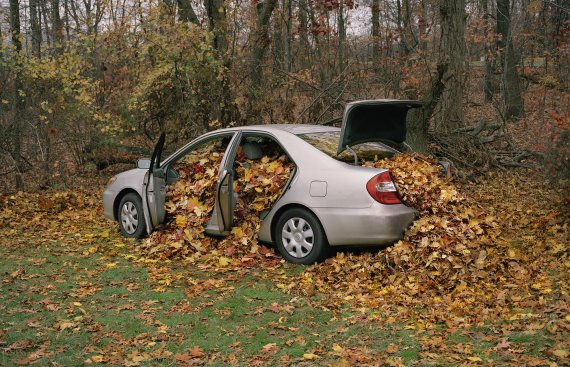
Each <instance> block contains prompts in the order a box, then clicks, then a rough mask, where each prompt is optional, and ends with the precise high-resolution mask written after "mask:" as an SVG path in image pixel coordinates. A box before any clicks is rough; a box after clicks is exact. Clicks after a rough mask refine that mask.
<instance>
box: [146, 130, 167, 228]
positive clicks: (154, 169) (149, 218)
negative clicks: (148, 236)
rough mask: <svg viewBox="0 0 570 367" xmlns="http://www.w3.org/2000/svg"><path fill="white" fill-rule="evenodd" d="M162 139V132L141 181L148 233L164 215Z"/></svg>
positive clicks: (160, 221) (164, 191)
mask: <svg viewBox="0 0 570 367" xmlns="http://www.w3.org/2000/svg"><path fill="white" fill-rule="evenodd" d="M164 140H165V135H164V133H162V134H160V138H159V139H158V142H157V143H156V146H155V147H154V151H153V152H152V157H151V159H150V166H149V168H148V172H147V174H146V175H145V179H144V183H143V193H144V195H143V210H144V217H145V221H146V228H147V231H148V233H150V232H152V230H153V229H155V228H156V227H158V226H159V225H160V224H161V223H162V222H163V221H164V218H165V216H166V211H165V209H164V202H165V200H166V174H165V172H164V170H163V169H162V168H161V166H160V157H161V154H162V148H163V147H164Z"/></svg>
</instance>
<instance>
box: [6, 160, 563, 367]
mask: <svg viewBox="0 0 570 367" xmlns="http://www.w3.org/2000/svg"><path fill="white" fill-rule="evenodd" d="M410 159H412V158H410ZM412 163H413V162H408V164H412ZM414 164H417V165H422V163H421V162H415V163H414ZM426 167H427V166H426ZM426 169H427V168H426ZM407 172H409V171H405V172H398V171H397V169H396V168H394V173H395V176H396V180H397V182H398V184H399V185H400V186H404V185H411V184H413V183H414V182H417V179H418V178H417V177H407V174H408V173H407ZM439 184H440V185H441V186H440V187H441V188H442V190H440V192H439V193H438V195H436V196H433V194H434V193H433V192H430V191H429V190H425V191H423V195H424V196H421V195H420V196H417V195H416V196H414V197H413V198H404V199H405V200H429V201H430V203H432V204H433V203H441V205H428V206H426V207H425V208H423V209H422V218H421V219H420V220H419V221H418V222H417V223H416V224H415V225H414V227H412V229H411V230H410V231H409V232H408V234H407V235H406V238H405V239H404V240H403V241H401V242H399V243H398V244H396V245H394V246H392V247H389V248H386V249H375V250H373V251H372V250H368V251H362V250H358V251H339V252H338V253H337V254H336V255H333V256H332V257H331V258H330V259H329V260H327V261H326V262H325V263H323V264H319V265H316V266H310V267H301V266H294V265H291V264H288V263H285V262H283V261H281V259H280V258H279V257H278V256H277V255H274V254H273V252H272V251H271V249H265V248H263V247H261V246H260V247H259V248H258V249H257V250H258V251H257V252H258V253H261V254H262V255H263V256H260V257H259V258H257V259H253V260H252V259H248V260H247V261H242V260H243V257H244V255H243V254H240V253H237V254H233V253H227V252H212V251H210V252H208V253H204V254H203V255H201V256H199V257H196V256H192V257H188V258H186V259H185V260H181V259H174V260H164V259H156V257H152V256H148V255H149V254H148V251H145V249H144V248H143V249H142V250H141V248H140V242H136V241H128V240H125V239H123V238H121V237H120V236H119V235H118V231H117V229H116V225H115V224H114V223H112V222H109V221H107V220H105V219H104V218H103V216H102V210H101V207H100V202H99V200H100V199H99V194H100V191H101V190H95V192H94V193H93V192H87V191H83V190H75V191H66V192H51V193H48V194H42V195H39V194H24V193H19V194H13V195H5V196H2V197H0V202H1V204H0V205H1V207H0V258H1V259H2V261H1V263H0V267H1V269H0V274H1V277H2V278H1V283H0V284H1V285H0V286H1V291H0V365H7V366H8V365H56V366H57V365H61V366H73V365H85V364H93V365H98V364H106V365H124V366H136V365H142V366H145V365H148V366H150V365H172V366H189V365H219V366H226V365H243V366H246V365H247V366H249V365H261V366H265V365H279V366H286V365H300V366H303V365H306V366H312V365H323V366H326V365H331V366H366V365H370V366H378V365H387V366H398V365H406V366H407V365H420V366H430V365H438V366H439V365H453V366H455V365H489V366H503V365H507V366H508V365H512V366H521V365H528V366H533V365H534V366H564V365H568V364H569V363H570V360H569V353H570V338H569V337H568V335H569V328H570V311H569V295H568V292H569V284H570V281H569V280H570V279H569V276H568V274H569V270H570V269H569V268H570V258H569V250H568V243H569V236H568V222H569V219H568V213H569V211H568V204H569V203H568V198H567V193H568V191H567V187H566V188H565V189H559V188H557V187H560V185H553V184H551V183H548V182H546V180H544V179H543V178H542V177H541V176H540V175H537V174H530V173H529V172H526V171H496V172H490V173H489V174H487V176H485V177H480V178H479V179H478V181H477V182H475V183H471V184H469V185H462V186H457V185H455V184H453V183H450V182H448V181H445V179H443V178H442V181H441V182H440V183H439ZM409 189H410V190H413V189H416V190H422V189H421V187H420V188H409ZM416 192H420V191H416ZM430 195H432V196H430ZM410 204H414V205H417V206H418V207H419V208H422V205H421V202H417V203H410ZM424 238H425V239H424ZM246 257H247V256H246ZM267 259H269V260H270V261H266V260H267Z"/></svg>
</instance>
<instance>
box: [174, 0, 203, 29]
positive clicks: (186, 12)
mask: <svg viewBox="0 0 570 367" xmlns="http://www.w3.org/2000/svg"><path fill="white" fill-rule="evenodd" d="M176 1H177V3H178V19H180V21H182V22H186V23H194V24H199V21H198V17H197V16H196V13H195V12H194V8H192V4H191V3H190V0H176Z"/></svg>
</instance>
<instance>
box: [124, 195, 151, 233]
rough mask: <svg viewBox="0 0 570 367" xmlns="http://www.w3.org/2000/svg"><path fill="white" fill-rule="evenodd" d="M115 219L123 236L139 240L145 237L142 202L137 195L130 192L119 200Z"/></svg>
mask: <svg viewBox="0 0 570 367" xmlns="http://www.w3.org/2000/svg"><path fill="white" fill-rule="evenodd" d="M117 217H118V221H119V227H120V229H121V234H122V235H123V236H125V237H134V238H141V237H143V236H144V235H145V232H146V224H145V222H144V214H143V208H142V200H141V199H140V197H139V196H138V195H137V194H135V193H132V192H131V193H129V194H127V195H125V196H124V197H123V198H122V199H121V202H120V204H119V213H118V216H117Z"/></svg>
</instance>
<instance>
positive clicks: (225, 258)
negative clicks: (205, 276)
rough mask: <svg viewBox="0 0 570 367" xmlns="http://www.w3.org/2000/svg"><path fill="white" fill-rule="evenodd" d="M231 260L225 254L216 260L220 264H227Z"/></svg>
mask: <svg viewBox="0 0 570 367" xmlns="http://www.w3.org/2000/svg"><path fill="white" fill-rule="evenodd" d="M231 262H232V260H231V259H229V258H227V257H225V256H222V257H220V259H219V260H218V263H219V264H220V266H228V264H230V263H231Z"/></svg>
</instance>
